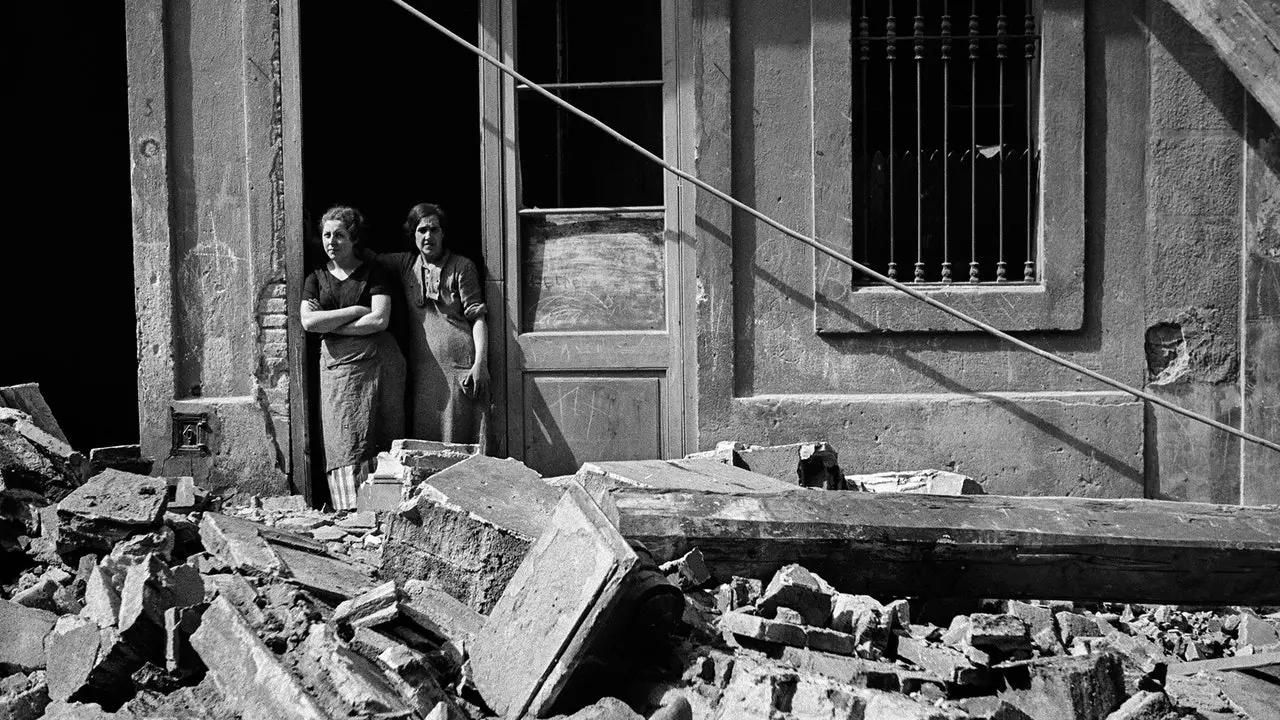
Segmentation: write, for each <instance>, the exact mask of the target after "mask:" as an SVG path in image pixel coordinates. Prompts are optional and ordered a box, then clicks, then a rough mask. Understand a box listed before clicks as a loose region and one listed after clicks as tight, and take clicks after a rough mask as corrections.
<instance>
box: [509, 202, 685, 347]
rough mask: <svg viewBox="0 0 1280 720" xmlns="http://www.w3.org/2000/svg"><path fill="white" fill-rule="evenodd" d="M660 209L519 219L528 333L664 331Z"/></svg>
mask: <svg viewBox="0 0 1280 720" xmlns="http://www.w3.org/2000/svg"><path fill="white" fill-rule="evenodd" d="M664 220H665V219H664V217H663V213H662V212H661V211H655V212H646V213H633V214H628V215H626V216H622V217H618V216H615V215H609V214H603V213H590V214H583V213H573V214H559V213H557V214H550V213H548V214H540V215H531V216H525V217H522V218H521V236H522V237H523V239H524V253H523V260H522V263H521V268H520V276H521V288H520V290H521V298H522V303H521V304H522V305H523V312H522V313H521V318H520V319H521V331H522V332H546V331H559V332H572V331H599V330H612V331H619V330H639V331H645V330H663V329H665V328H666V324H667V323H666V313H667V306H666V299H665V295H666V247H665V240H666V239H665V237H664V232H663V229H664V226H665V222H664Z"/></svg>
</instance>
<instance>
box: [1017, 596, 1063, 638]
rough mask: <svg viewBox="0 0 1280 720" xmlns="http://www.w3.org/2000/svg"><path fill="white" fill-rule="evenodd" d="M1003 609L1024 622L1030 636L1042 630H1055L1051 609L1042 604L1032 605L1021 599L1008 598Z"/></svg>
mask: <svg viewBox="0 0 1280 720" xmlns="http://www.w3.org/2000/svg"><path fill="white" fill-rule="evenodd" d="M1005 609H1006V611H1007V612H1008V613H1009V614H1010V615H1013V616H1014V617H1016V618H1019V619H1021V620H1022V622H1024V623H1026V625H1027V633H1028V634H1029V635H1031V636H1032V637H1034V636H1035V635H1036V634H1037V633H1039V632H1041V631H1043V630H1049V631H1051V632H1056V630H1055V628H1056V625H1055V621H1054V619H1053V611H1052V610H1050V609H1049V608H1047V607H1045V606H1044V605H1034V604H1032V603H1027V602H1022V601H1021V600H1010V601H1009V602H1008V603H1007V604H1006V608H1005Z"/></svg>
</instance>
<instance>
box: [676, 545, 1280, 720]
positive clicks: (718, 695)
mask: <svg viewBox="0 0 1280 720" xmlns="http://www.w3.org/2000/svg"><path fill="white" fill-rule="evenodd" d="M686 597H687V598H688V600H689V606H690V612H689V613H688V614H686V618H687V619H688V621H689V623H690V625H692V626H693V628H694V629H693V632H691V634H690V636H689V637H690V640H691V641H690V643H689V644H688V645H686V646H685V647H684V648H683V649H682V652H683V653H684V654H685V656H686V657H687V658H688V669H687V671H686V673H685V675H684V677H683V682H684V683H685V686H686V692H685V697H686V698H688V699H689V700H690V702H691V703H692V706H693V709H694V713H693V716H694V717H725V718H728V717H735V718H736V717H744V718H754V717H759V718H766V717H796V718H802V717H823V718H827V717H840V718H847V717H858V718H866V719H870V718H908V719H915V718H920V719H922V720H923V719H926V718H937V719H942V718H1023V717H1029V718H1065V719H1067V720H1077V719H1081V718H1113V719H1116V720H1119V719H1120V718H1124V719H1125V720H1135V719H1138V718H1149V719H1155V718H1161V719H1163V718H1177V717H1221V718H1225V717H1248V715H1246V714H1244V713H1243V712H1240V711H1239V710H1238V709H1237V707H1236V706H1235V705H1233V704H1232V702H1231V700H1230V697H1229V696H1225V695H1222V694H1221V693H1217V692H1215V693H1213V694H1212V695H1211V696H1209V697H1205V696H1204V695H1205V694H1204V692H1203V689H1204V685H1205V683H1206V682H1207V683H1208V684H1210V685H1212V684H1214V683H1215V682H1217V680H1216V679H1215V678H1214V677H1213V676H1208V675H1199V676H1193V675H1192V673H1193V672H1196V666H1195V663H1193V662H1189V661H1192V660H1204V659H1207V658H1208V657H1209V656H1210V655H1211V654H1213V655H1215V656H1217V657H1238V658H1256V659H1257V660H1258V661H1259V662H1258V663H1257V664H1258V666H1264V665H1267V664H1270V665H1272V666H1275V665H1278V664H1280V636H1277V634H1276V631H1277V627H1280V613H1276V612H1275V611H1274V610H1275V609H1274V608H1270V609H1269V608H1257V609H1254V608H1245V607H1240V608H1214V609H1203V608H1178V607H1171V606H1168V605H1158V606H1144V605H1134V604H1109V603H1098V604H1093V605H1091V606H1090V605H1082V604H1075V603H1071V602H1065V601H1045V602H1023V601H1017V600H1008V601H995V600H985V601H982V602H981V603H980V604H981V606H982V608H981V611H975V612H969V613H962V614H955V615H952V616H951V617H950V618H949V619H948V618H946V615H945V613H944V614H942V615H939V614H938V609H937V608H931V607H930V606H931V603H930V602H927V601H922V600H919V599H909V600H908V599H895V600H893V601H891V602H887V603H882V602H880V601H879V600H877V599H876V598H873V597H869V596H865V595H851V594H847V593H841V592H838V591H836V590H835V589H834V588H832V587H831V586H830V585H829V584H828V583H826V581H824V580H823V579H822V578H821V577H819V576H818V575H815V574H814V573H811V572H809V571H808V570H806V569H805V568H803V567H801V566H799V565H789V566H786V567H784V568H782V569H781V570H779V571H778V573H777V574H776V575H775V576H774V577H773V578H772V579H771V580H770V581H769V582H768V583H767V584H764V583H761V581H759V580H757V579H751V578H741V577H735V578H733V579H732V580H731V581H730V582H727V583H723V584H721V585H719V586H717V587H715V588H714V590H705V591H697V590H694V591H690V592H689V593H688V594H687V595H686ZM953 604H954V603H953ZM969 604H970V605H977V604H979V603H969ZM1266 611H1270V613H1269V614H1268V615H1262V614H1261V613H1263V612H1266ZM922 615H923V616H922ZM939 620H941V621H942V624H934V623H935V622H936V621H939ZM1242 628H1245V630H1244V631H1243V632H1242V630H1241V629H1242ZM1266 653H1277V654H1275V655H1274V656H1270V659H1269V660H1266V659H1265V658H1267V657H1268V656H1267V655H1265V654H1266ZM1183 665H1185V666H1186V667H1185V669H1184V668H1183V667H1182V666H1183ZM1200 667H1202V668H1204V669H1205V670H1212V669H1213V667H1212V666H1203V665H1202V666H1200ZM1214 675H1217V673H1215V674H1214ZM1275 682H1280V680H1277V681H1275ZM1270 687H1271V688H1272V689H1273V690H1274V691H1275V694H1274V697H1276V698H1280V684H1271V685H1270ZM1206 711H1208V712H1212V713H1214V714H1197V713H1206Z"/></svg>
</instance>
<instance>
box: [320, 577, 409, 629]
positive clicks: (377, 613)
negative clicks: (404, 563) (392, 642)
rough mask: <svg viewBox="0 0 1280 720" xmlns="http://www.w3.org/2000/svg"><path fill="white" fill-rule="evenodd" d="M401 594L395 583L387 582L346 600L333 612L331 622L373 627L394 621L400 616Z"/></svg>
mask: <svg viewBox="0 0 1280 720" xmlns="http://www.w3.org/2000/svg"><path fill="white" fill-rule="evenodd" d="M399 605H400V592H399V590H397V589H396V583H395V582H394V581H389V582H385V583H383V584H381V585H379V586H377V587H375V588H374V589H372V590H370V591H369V592H367V593H364V594H363V595H360V596H358V597H354V598H351V599H350V600H344V601H342V602H341V603H339V604H338V607H336V608H334V610H333V617H332V618H330V621H331V622H334V623H342V622H347V623H351V624H352V625H355V626H356V627H371V626H373V625H378V624H380V623H384V622H390V621H391V620H394V619H395V618H396V617H397V616H399V614H400V610H399Z"/></svg>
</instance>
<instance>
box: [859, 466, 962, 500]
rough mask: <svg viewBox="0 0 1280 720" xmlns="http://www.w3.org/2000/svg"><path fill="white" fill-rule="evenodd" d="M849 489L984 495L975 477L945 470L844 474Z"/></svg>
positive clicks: (924, 493) (920, 493)
mask: <svg viewBox="0 0 1280 720" xmlns="http://www.w3.org/2000/svg"><path fill="white" fill-rule="evenodd" d="M845 481H846V482H847V483H848V485H849V488H850V489H851V490H861V491H864V492H891V493H908V494H915V495H985V494H986V491H985V490H983V489H982V485H980V484H979V483H978V481H977V480H974V479H973V478H971V477H969V476H967V475H961V474H960V473H954V472H950V471H947V470H907V471H900V472H881V473H872V474H870V475H846V476H845Z"/></svg>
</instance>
